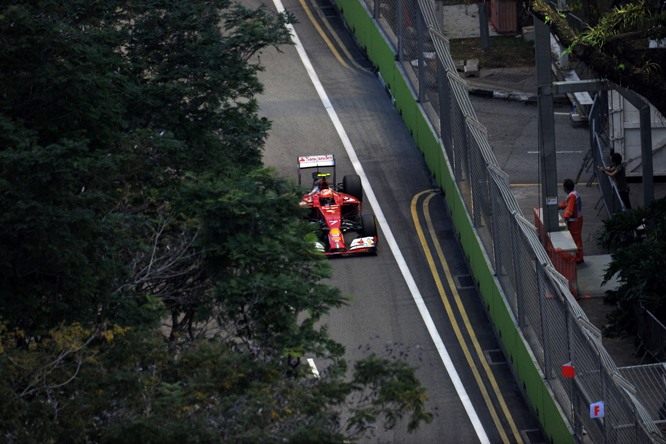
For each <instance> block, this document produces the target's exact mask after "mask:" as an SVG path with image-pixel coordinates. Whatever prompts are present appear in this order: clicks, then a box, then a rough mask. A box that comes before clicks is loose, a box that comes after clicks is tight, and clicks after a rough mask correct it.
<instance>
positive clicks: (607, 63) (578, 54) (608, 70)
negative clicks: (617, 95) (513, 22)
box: [530, 0, 666, 115]
mask: <svg viewBox="0 0 666 444" xmlns="http://www.w3.org/2000/svg"><path fill="white" fill-rule="evenodd" d="M660 6H661V5H651V4H650V3H648V2H646V1H645V0H639V1H636V2H631V3H625V4H622V5H621V6H617V7H615V8H613V9H612V10H611V11H609V12H607V13H606V14H604V15H603V16H602V17H601V18H600V20H599V22H598V23H597V24H594V25H593V26H591V27H590V28H587V29H585V30H583V31H582V32H579V31H577V30H576V29H574V28H573V27H571V26H570V25H569V23H568V22H567V20H566V16H565V15H564V14H563V13H560V12H559V11H557V10H556V9H554V8H553V7H552V6H551V5H550V4H549V3H548V2H546V1H544V0H534V1H533V2H532V3H531V4H530V10H531V11H532V12H533V13H534V15H535V16H536V17H537V18H538V19H539V20H541V21H544V22H545V23H546V24H548V26H549V27H550V29H551V31H552V32H553V34H555V35H556V36H557V38H558V39H559V41H560V43H561V44H562V45H563V46H564V47H567V48H569V50H570V51H571V54H572V56H573V57H575V58H576V59H577V60H579V61H581V62H582V63H583V64H585V66H587V67H588V68H589V69H591V70H592V71H593V72H594V73H596V75H597V76H598V77H600V78H604V79H608V80H609V81H611V82H613V83H615V84H617V85H619V86H621V87H624V88H627V89H631V90H633V91H635V92H636V93H638V94H640V95H642V96H643V97H645V98H646V99H647V100H648V101H649V102H650V103H651V104H652V105H654V107H655V108H656V109H657V110H658V111H659V112H660V113H661V114H662V115H666V77H665V76H664V73H665V72H666V48H663V47H658V48H650V47H649V46H650V45H649V41H650V40H652V41H654V42H659V41H661V39H663V38H665V37H666V10H661V8H660Z"/></svg>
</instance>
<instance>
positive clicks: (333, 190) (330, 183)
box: [298, 154, 378, 255]
mask: <svg viewBox="0 0 666 444" xmlns="http://www.w3.org/2000/svg"><path fill="white" fill-rule="evenodd" d="M303 171H311V177H312V189H311V191H310V192H309V193H307V194H305V195H304V196H303V197H302V198H301V201H300V203H299V205H300V206H302V207H308V208H310V211H309V212H308V213H307V218H308V220H309V221H310V222H312V223H313V224H317V225H318V230H317V233H318V235H319V240H318V242H317V243H316V248H317V250H319V251H321V252H323V253H324V254H326V255H351V254H362V253H365V254H377V241H378V238H377V221H376V220H375V216H374V215H372V214H363V212H362V201H363V187H362V185H361V178H360V177H359V176H358V175H357V174H349V175H346V176H344V177H343V178H342V183H340V184H338V183H336V182H335V177H336V176H335V157H334V155H333V154H324V155H316V156H300V157H299V158H298V183H299V184H301V174H302V172H303Z"/></svg>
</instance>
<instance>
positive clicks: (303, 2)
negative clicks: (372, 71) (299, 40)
mask: <svg viewBox="0 0 666 444" xmlns="http://www.w3.org/2000/svg"><path fill="white" fill-rule="evenodd" d="M299 1H300V3H301V6H302V7H303V11H305V14H306V15H307V16H308V18H309V19H310V22H312V26H314V27H315V29H316V30H317V32H318V33H319V35H320V36H321V38H322V39H323V40H324V43H326V46H328V48H329V49H330V50H331V52H332V53H333V55H334V56H335V58H336V59H337V60H338V62H340V64H341V65H342V66H344V67H345V68H347V69H349V65H348V64H347V62H345V60H344V59H343V58H342V56H341V55H340V53H339V52H338V50H337V48H336V47H335V45H334V44H333V42H331V40H330V39H329V38H328V35H327V34H326V32H324V30H323V29H322V28H321V26H319V21H318V20H317V19H316V18H315V16H314V14H313V13H312V10H311V9H310V6H309V5H308V3H307V1H306V0H299ZM314 8H315V9H316V11H317V15H318V16H319V19H320V20H321V22H322V23H323V24H324V26H325V27H326V30H327V31H328V34H330V35H331V36H332V37H333V39H334V40H335V42H336V43H337V44H338V45H337V46H338V47H339V48H340V50H341V51H342V52H343V53H344V55H345V57H347V60H349V62H350V63H351V64H352V65H354V67H356V68H357V69H360V70H362V71H366V72H368V70H367V69H365V68H364V67H362V66H361V65H359V64H358V63H356V61H355V60H354V57H352V55H351V54H350V53H349V51H348V50H347V48H346V47H345V45H344V43H342V41H341V40H340V37H338V35H337V33H336V32H335V30H334V29H333V28H331V25H330V24H329V23H328V20H326V18H325V17H324V15H323V14H322V12H321V10H320V9H319V8H318V7H317V6H316V5H314Z"/></svg>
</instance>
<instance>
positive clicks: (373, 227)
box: [361, 214, 377, 237]
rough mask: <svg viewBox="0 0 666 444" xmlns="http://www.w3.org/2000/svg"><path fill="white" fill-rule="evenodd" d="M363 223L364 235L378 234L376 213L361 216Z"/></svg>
mask: <svg viewBox="0 0 666 444" xmlns="http://www.w3.org/2000/svg"><path fill="white" fill-rule="evenodd" d="M361 224H362V225H363V236H366V237H368V236H377V219H376V218H375V215H374V214H364V215H362V216H361Z"/></svg>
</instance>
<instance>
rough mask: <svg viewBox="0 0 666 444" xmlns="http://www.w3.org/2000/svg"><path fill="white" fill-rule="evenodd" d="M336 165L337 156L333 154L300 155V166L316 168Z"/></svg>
mask: <svg viewBox="0 0 666 444" xmlns="http://www.w3.org/2000/svg"><path fill="white" fill-rule="evenodd" d="M332 166H335V157H334V156H333V154H321V155H317V156H299V157H298V167H299V168H316V167H332Z"/></svg>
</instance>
